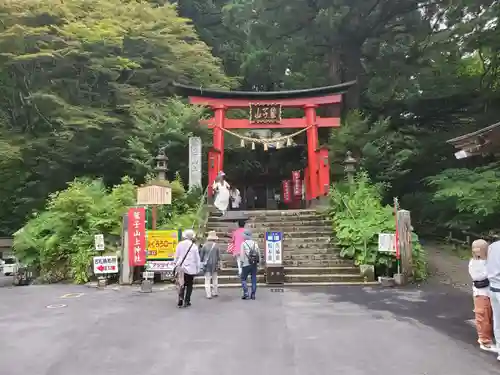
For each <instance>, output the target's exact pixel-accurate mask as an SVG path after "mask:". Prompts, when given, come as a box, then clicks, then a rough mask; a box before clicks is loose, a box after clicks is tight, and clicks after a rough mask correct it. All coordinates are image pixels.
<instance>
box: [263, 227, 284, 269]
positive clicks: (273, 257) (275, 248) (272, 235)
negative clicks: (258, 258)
mask: <svg viewBox="0 0 500 375" xmlns="http://www.w3.org/2000/svg"><path fill="white" fill-rule="evenodd" d="M282 242H283V232H266V263H267V264H268V265H281V263H282V255H283V254H282Z"/></svg>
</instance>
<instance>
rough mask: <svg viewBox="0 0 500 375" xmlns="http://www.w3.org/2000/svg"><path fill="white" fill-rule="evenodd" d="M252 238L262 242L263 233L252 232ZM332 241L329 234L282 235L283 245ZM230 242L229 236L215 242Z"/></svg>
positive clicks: (259, 242) (315, 243)
mask: <svg viewBox="0 0 500 375" xmlns="http://www.w3.org/2000/svg"><path fill="white" fill-rule="evenodd" d="M252 238H253V239H254V240H256V241H257V243H258V244H259V245H260V244H261V243H264V234H259V233H253V235H252ZM331 241H332V237H331V236H324V235H323V236H314V237H312V236H311V237H293V238H290V237H287V235H286V234H285V235H284V237H283V245H288V246H292V245H296V246H299V245H302V244H309V245H311V246H312V245H320V244H330V243H331ZM229 242H230V239H229V238H226V237H224V238H222V237H220V238H219V239H218V240H217V243H219V244H227V243H229Z"/></svg>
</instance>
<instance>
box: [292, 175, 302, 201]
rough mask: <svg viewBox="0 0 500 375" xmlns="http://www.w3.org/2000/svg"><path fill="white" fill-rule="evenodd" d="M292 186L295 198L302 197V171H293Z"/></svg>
mask: <svg viewBox="0 0 500 375" xmlns="http://www.w3.org/2000/svg"><path fill="white" fill-rule="evenodd" d="M292 186H293V196H294V198H295V199H297V198H298V199H300V198H302V180H301V179H300V171H293V172H292Z"/></svg>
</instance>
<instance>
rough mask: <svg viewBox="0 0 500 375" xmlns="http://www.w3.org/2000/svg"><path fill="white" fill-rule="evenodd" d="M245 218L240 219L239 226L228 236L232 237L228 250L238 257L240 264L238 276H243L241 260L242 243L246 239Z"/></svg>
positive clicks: (237, 261) (238, 264) (237, 263)
mask: <svg viewBox="0 0 500 375" xmlns="http://www.w3.org/2000/svg"><path fill="white" fill-rule="evenodd" d="M245 224H246V220H245V219H240V220H238V228H236V229H234V230H233V231H232V233H231V234H228V236H229V237H230V238H231V240H230V241H229V244H228V245H227V252H228V253H229V254H231V255H232V256H234V257H235V258H236V265H237V266H238V276H239V277H241V264H240V262H239V257H240V251H241V244H242V243H243V241H244V240H245V238H244V235H243V234H244V233H245Z"/></svg>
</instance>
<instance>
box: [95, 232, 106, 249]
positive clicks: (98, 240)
mask: <svg viewBox="0 0 500 375" xmlns="http://www.w3.org/2000/svg"><path fill="white" fill-rule="evenodd" d="M94 245H95V249H96V251H104V234H96V235H95V236H94Z"/></svg>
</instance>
